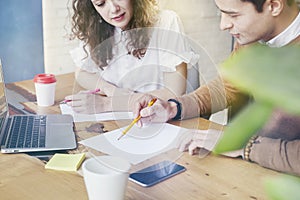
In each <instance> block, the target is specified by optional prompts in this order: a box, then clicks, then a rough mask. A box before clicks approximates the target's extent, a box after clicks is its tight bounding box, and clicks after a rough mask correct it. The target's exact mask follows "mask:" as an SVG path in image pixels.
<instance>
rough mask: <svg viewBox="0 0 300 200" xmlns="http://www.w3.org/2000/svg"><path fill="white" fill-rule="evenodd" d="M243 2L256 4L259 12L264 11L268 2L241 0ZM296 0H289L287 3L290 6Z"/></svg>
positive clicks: (262, 0) (263, 0)
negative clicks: (264, 6)
mask: <svg viewBox="0 0 300 200" xmlns="http://www.w3.org/2000/svg"><path fill="white" fill-rule="evenodd" d="M241 1H243V2H250V3H252V4H253V5H254V6H255V9H256V10H257V12H262V11H263V5H264V3H265V2H266V0H241ZM293 1H294V0H287V4H288V5H289V6H290V5H292V4H293Z"/></svg>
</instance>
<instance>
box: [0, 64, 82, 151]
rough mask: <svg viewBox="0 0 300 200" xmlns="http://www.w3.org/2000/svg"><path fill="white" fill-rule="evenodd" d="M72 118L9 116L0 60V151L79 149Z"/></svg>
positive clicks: (66, 116)
mask: <svg viewBox="0 0 300 200" xmlns="http://www.w3.org/2000/svg"><path fill="white" fill-rule="evenodd" d="M73 128H74V123H73V117H72V116H71V115H12V116H9V110H8V104H7V98H6V96H5V84H4V79H3V70H2V66H1V60H0V147H1V152H2V153H18V152H41V151H61V150H69V149H75V148H76V147H77V142H76V137H75V133H74V130H73Z"/></svg>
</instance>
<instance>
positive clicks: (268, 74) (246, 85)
mask: <svg viewBox="0 0 300 200" xmlns="http://www.w3.org/2000/svg"><path fill="white" fill-rule="evenodd" d="M299 61H300V46H299V45H297V46H286V47H282V48H269V47H267V46H263V45H254V46H252V47H249V48H244V49H241V50H240V51H239V52H238V53H236V54H235V55H233V56H232V57H230V58H229V59H228V60H226V61H225V62H224V63H223V66H222V68H221V74H222V75H223V76H224V77H225V78H226V79H228V80H229V81H231V82H232V83H233V84H234V85H235V86H236V87H237V88H239V89H240V90H241V91H244V92H246V93H248V94H251V95H252V96H253V97H254V99H255V101H254V102H253V103H251V104H249V105H248V106H247V107H246V108H245V109H244V110H243V111H241V112H240V113H239V114H238V115H237V116H236V117H235V118H234V119H233V121H232V122H231V123H230V125H229V126H228V127H226V128H225V130H224V135H223V137H222V138H221V140H220V142H219V143H218V144H217V146H216V147H215V149H214V150H213V152H214V153H216V154H220V153H222V152H227V151H233V150H237V149H241V148H243V147H244V146H245V144H246V143H247V141H248V140H249V139H250V137H251V136H252V135H254V134H255V133H256V132H257V130H259V129H260V128H261V127H262V126H263V124H265V122H266V120H268V119H269V117H270V114H271V113H272V111H273V109H274V108H281V109H283V110H285V111H286V112H289V113H291V114H297V115H300V103H299V99H300V86H299V85H300V63H299ZM285 184H288V185H285ZM266 191H267V192H268V195H269V197H270V198H271V199H274V200H275V199H276V200H279V199H280V200H282V199H291V197H292V198H293V199H300V193H299V191H300V179H299V178H296V177H293V176H283V177H280V178H278V179H276V180H272V181H271V180H269V181H268V180H267V181H266ZM294 197H295V198H294Z"/></svg>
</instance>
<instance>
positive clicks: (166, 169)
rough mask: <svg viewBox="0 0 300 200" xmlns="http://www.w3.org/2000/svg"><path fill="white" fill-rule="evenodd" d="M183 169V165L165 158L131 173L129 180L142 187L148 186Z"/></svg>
mask: <svg viewBox="0 0 300 200" xmlns="http://www.w3.org/2000/svg"><path fill="white" fill-rule="evenodd" d="M185 170H186V168H185V167H184V166H181V165H179V164H176V163H174V162H172V161H168V160H165V161H162V162H160V163H157V164H154V165H151V166H149V167H146V168H144V169H142V170H139V171H136V172H134V173H131V174H130V175H129V180H131V181H133V182H135V183H137V184H139V185H141V186H143V187H150V186H152V185H155V184H157V183H159V182H161V181H163V180H166V179H168V178H170V177H172V176H174V175H176V174H179V173H181V172H183V171H185Z"/></svg>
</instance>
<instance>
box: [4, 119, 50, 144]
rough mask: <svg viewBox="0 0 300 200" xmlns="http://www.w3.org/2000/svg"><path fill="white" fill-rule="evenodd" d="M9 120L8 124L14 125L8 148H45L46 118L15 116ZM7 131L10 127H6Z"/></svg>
mask: <svg viewBox="0 0 300 200" xmlns="http://www.w3.org/2000/svg"><path fill="white" fill-rule="evenodd" d="M8 120H9V121H8V124H10V123H12V125H11V127H12V128H11V134H9V137H8V141H7V145H6V146H7V147H8V148H31V147H34V148H37V147H45V139H46V116H44V115H38V116H14V117H13V118H9V119H8ZM6 129H7V130H5V132H7V131H8V129H9V127H8V126H6ZM24 133H25V134H24ZM5 135H6V134H5Z"/></svg>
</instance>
